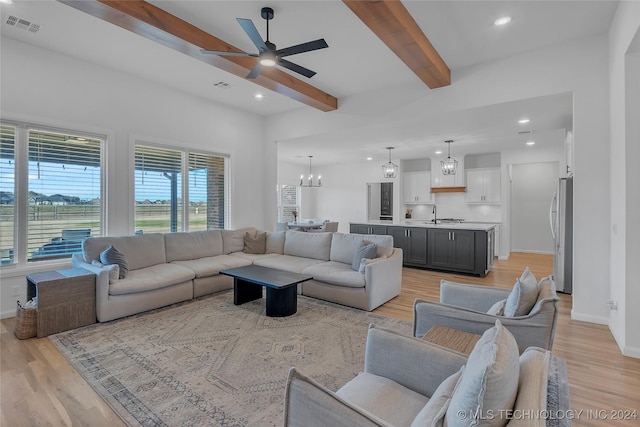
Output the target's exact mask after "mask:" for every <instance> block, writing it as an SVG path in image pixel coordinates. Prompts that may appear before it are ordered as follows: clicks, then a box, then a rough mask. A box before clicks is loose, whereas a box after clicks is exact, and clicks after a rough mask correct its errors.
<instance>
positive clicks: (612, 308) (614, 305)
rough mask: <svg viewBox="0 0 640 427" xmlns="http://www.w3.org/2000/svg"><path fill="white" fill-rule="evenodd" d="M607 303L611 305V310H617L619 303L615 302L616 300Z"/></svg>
mask: <svg viewBox="0 0 640 427" xmlns="http://www.w3.org/2000/svg"><path fill="white" fill-rule="evenodd" d="M607 305H608V306H609V310H617V309H618V303H617V302H615V301H614V300H609V301H607Z"/></svg>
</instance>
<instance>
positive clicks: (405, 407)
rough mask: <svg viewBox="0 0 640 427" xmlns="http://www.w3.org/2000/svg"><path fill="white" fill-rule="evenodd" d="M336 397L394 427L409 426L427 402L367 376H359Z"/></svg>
mask: <svg viewBox="0 0 640 427" xmlns="http://www.w3.org/2000/svg"><path fill="white" fill-rule="evenodd" d="M336 394H337V395H338V396H340V397H341V398H342V399H344V400H346V401H347V402H349V403H351V404H352V405H354V406H357V407H358V408H362V409H364V410H365V411H367V412H370V413H372V414H374V415H376V416H378V417H380V418H382V419H383V420H385V421H386V422H387V423H389V424H391V425H393V426H410V425H411V422H412V421H413V419H414V418H415V417H416V415H417V414H418V413H419V412H420V410H421V409H422V408H423V407H424V406H425V405H426V403H427V401H428V400H429V398H428V397H426V396H424V395H422V394H420V393H416V392H415V391H413V390H410V389H408V388H406V387H403V386H401V385H400V384H398V383H396V382H395V381H392V380H390V379H388V378H384V377H380V376H378V375H374V374H370V373H368V372H361V373H359V374H358V376H357V377H355V378H354V379H352V380H351V381H349V382H348V383H346V384H345V385H344V386H342V388H340V390H338V391H337V392H336Z"/></svg>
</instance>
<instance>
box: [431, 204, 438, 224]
mask: <svg viewBox="0 0 640 427" xmlns="http://www.w3.org/2000/svg"><path fill="white" fill-rule="evenodd" d="M436 207H437V206H436V205H433V212H432V213H433V223H434V224H437V223H438V216H437V214H436V211H437V209H436Z"/></svg>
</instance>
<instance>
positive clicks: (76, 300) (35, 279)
mask: <svg viewBox="0 0 640 427" xmlns="http://www.w3.org/2000/svg"><path fill="white" fill-rule="evenodd" d="M36 296H37V297H38V322H37V330H38V338H40V337H46V336H47V335H51V334H56V333H58V332H62V331H68V330H69V329H75V328H79V327H80V326H86V325H90V324H92V323H96V275H95V274H93V273H91V272H90V271H88V270H85V269H83V268H71V269H68V270H58V271H45V272H42V273H34V274H29V275H27V300H30V299H32V298H33V297H36Z"/></svg>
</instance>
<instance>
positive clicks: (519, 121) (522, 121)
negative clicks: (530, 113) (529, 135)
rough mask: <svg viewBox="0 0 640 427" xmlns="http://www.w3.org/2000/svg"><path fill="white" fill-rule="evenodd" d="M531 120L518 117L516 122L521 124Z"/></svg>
mask: <svg viewBox="0 0 640 427" xmlns="http://www.w3.org/2000/svg"><path fill="white" fill-rule="evenodd" d="M530 121H531V119H520V120H518V123H520V124H521V125H523V124H525V123H529V122H530Z"/></svg>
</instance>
